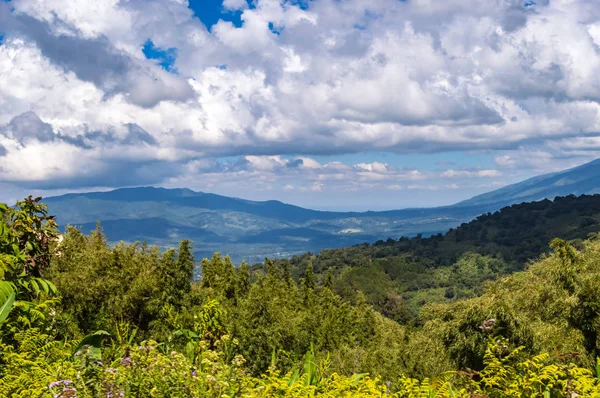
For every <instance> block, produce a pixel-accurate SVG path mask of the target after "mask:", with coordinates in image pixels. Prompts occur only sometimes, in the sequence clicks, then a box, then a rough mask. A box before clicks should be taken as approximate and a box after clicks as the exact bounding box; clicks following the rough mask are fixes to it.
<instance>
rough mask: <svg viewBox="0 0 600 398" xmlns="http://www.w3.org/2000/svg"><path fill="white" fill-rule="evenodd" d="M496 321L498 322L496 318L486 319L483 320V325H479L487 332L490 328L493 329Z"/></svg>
mask: <svg viewBox="0 0 600 398" xmlns="http://www.w3.org/2000/svg"><path fill="white" fill-rule="evenodd" d="M495 323H496V320H495V319H494V318H490V319H486V320H485V321H483V324H482V325H481V326H479V329H481V330H483V331H484V332H486V331H488V330H491V329H492V327H494V324H495Z"/></svg>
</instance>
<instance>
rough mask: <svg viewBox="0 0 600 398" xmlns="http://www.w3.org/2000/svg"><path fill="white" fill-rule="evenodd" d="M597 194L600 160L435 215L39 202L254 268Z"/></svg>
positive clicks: (222, 202) (139, 195) (117, 235)
mask: <svg viewBox="0 0 600 398" xmlns="http://www.w3.org/2000/svg"><path fill="white" fill-rule="evenodd" d="M594 193H600V160H597V161H594V162H591V163H588V164H586V165H583V166H580V167H576V168H574V169H571V170H567V171H564V172H560V173H554V174H548V175H544V176H539V177H535V178H532V179H530V180H527V181H524V182H521V183H518V184H515V185H510V186H507V187H504V188H502V189H499V190H497V191H493V192H489V193H486V194H483V195H479V196H476V197H474V198H472V199H470V200H467V201H464V202H461V203H458V204H456V205H453V206H445V207H437V208H423V209H403V210H392V211H380V212H374V211H368V212H332V211H318V210H310V209H305V208H302V207H298V206H293V205H289V204H285V203H282V202H279V201H274V200H272V201H265V202H257V201H251V200H245V199H240V198H231V197H227V196H221V195H215V194H211V193H205V192H195V191H192V190H190V189H165V188H153V187H140V188H123V189H117V190H114V191H110V192H91V193H80V194H67V195H63V196H57V197H49V198H46V199H44V202H45V203H46V204H48V205H49V206H50V211H51V213H52V214H55V215H56V216H57V218H58V222H59V224H60V225H61V226H63V227H64V226H66V225H73V226H76V227H79V228H81V229H82V230H83V231H84V232H89V231H90V230H91V229H93V228H95V226H96V222H100V223H101V224H102V226H103V229H104V231H105V233H106V235H107V236H108V239H109V240H110V241H111V242H118V241H120V240H124V241H129V242H132V241H136V240H139V241H142V240H146V241H147V242H148V243H151V244H157V245H159V246H161V247H171V246H175V245H176V244H177V243H178V242H179V241H180V240H181V239H191V240H192V241H193V242H194V246H195V248H196V254H198V255H200V256H209V255H211V254H212V253H213V252H215V251H218V252H221V253H223V254H229V255H231V257H232V259H233V260H234V261H240V260H241V259H245V260H247V261H258V260H262V259H263V258H264V257H272V258H277V257H288V256H291V255H294V254H301V253H304V252H307V251H311V252H319V251H321V250H323V249H326V248H340V247H346V246H351V245H354V244H358V243H363V242H375V241H377V240H380V239H384V240H385V239H387V238H390V237H391V238H398V237H401V236H407V237H412V236H416V235H418V234H422V235H423V236H430V235H434V234H437V233H439V232H446V231H447V230H448V229H450V228H452V227H455V226H457V225H460V224H461V223H463V222H466V221H470V220H471V219H473V218H474V217H476V216H478V215H480V214H483V213H487V212H493V211H496V210H499V209H500V208H502V207H504V206H507V205H511V204H514V203H520V202H527V201H538V200H541V199H545V198H548V199H553V198H554V197H556V196H566V195H569V194H576V195H579V194H594Z"/></svg>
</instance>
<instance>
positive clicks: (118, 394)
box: [106, 389, 125, 398]
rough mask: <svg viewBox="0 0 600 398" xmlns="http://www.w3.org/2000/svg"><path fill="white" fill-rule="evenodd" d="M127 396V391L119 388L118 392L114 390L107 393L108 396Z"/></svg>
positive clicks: (119, 397)
mask: <svg viewBox="0 0 600 398" xmlns="http://www.w3.org/2000/svg"><path fill="white" fill-rule="evenodd" d="M124 396H125V392H124V391H123V390H121V389H119V390H118V391H117V392H116V393H115V392H114V391H112V390H110V391H108V392H107V393H106V398H123V397H124Z"/></svg>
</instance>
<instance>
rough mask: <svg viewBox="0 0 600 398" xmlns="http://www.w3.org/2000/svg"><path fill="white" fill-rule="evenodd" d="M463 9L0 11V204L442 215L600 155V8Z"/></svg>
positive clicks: (360, 5) (507, 5)
mask: <svg viewBox="0 0 600 398" xmlns="http://www.w3.org/2000/svg"><path fill="white" fill-rule="evenodd" d="M465 4H466V3H465V2H464V1H463V0H447V1H445V2H443V3H437V2H430V1H425V0H411V1H398V0H378V1H374V2H367V1H363V0H345V1H337V0H311V1H310V2H309V1H290V0H287V1H280V0H254V1H252V3H249V2H247V1H245V0H191V1H186V0H131V1H128V2H114V1H112V0H94V1H92V0H79V1H77V2H70V1H66V0H46V1H44V2H39V1H35V0H13V1H11V2H10V3H7V2H5V1H4V2H0V27H1V29H0V36H3V38H2V39H0V43H1V45H0V170H2V175H1V177H0V201H2V200H3V201H13V200H16V199H17V198H19V197H21V196H24V195H26V194H29V193H38V194H42V195H51V194H58V193H64V192H73V191H77V192H79V191H90V190H107V189H113V188H118V187H124V186H139V185H154V186H166V187H188V188H191V189H195V190H201V191H207V192H215V193H220V194H224V195H231V196H240V197H245V198H250V199H256V200H267V199H278V200H282V201H285V202H289V203H294V204H298V205H302V206H306V207H316V208H327V209H344V210H347V209H360V210H366V209H391V208H402V207H418V206H435V205H445V204H450V203H453V202H456V201H459V200H462V199H466V198H468V197H470V196H473V195H475V194H478V193H482V192H486V191H490V190H493V189H496V188H498V187H501V186H504V185H506V184H510V183H514V182H518V181H520V180H523V179H526V178H529V177H531V176H534V175H537V174H542V173H548V172H553V171H557V170H561V169H565V168H569V167H573V166H576V165H579V164H582V163H585V162H587V161H590V160H593V159H595V158H597V157H600V156H599V153H600V138H599V137H600V134H599V133H598V132H599V131H600V83H598V80H597V78H596V76H597V69H598V65H600V9H598V8H597V7H589V6H587V5H586V4H587V3H586V2H571V1H568V0H556V1H552V2H549V1H536V2H518V1H503V2H493V3H488V2H476V3H469V5H468V6H465ZM558 31H560V35H557V33H556V32H558Z"/></svg>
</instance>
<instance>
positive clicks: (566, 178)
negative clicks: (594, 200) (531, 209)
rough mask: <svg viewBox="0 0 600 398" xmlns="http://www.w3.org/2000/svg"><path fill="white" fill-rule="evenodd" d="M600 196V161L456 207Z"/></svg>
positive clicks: (533, 179)
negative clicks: (558, 197)
mask: <svg viewBox="0 0 600 398" xmlns="http://www.w3.org/2000/svg"><path fill="white" fill-rule="evenodd" d="M597 193H600V159H596V160H594V161H593V162H590V163H586V164H584V165H582V166H578V167H575V168H572V169H569V170H565V171H560V172H558V173H552V174H545V175H541V176H537V177H533V178H530V179H529V180H526V181H523V182H520V183H517V184H513V185H509V186H506V187H504V188H500V189H498V190H496V191H492V192H488V193H484V194H482V195H478V196H475V197H473V198H471V199H469V200H465V201H463V202H460V203H458V204H457V205H456V206H487V205H498V206H506V205H511V204H516V203H522V202H536V201H539V200H542V199H554V198H555V197H557V196H567V195H575V196H579V195H583V194H588V195H590V194H597Z"/></svg>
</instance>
